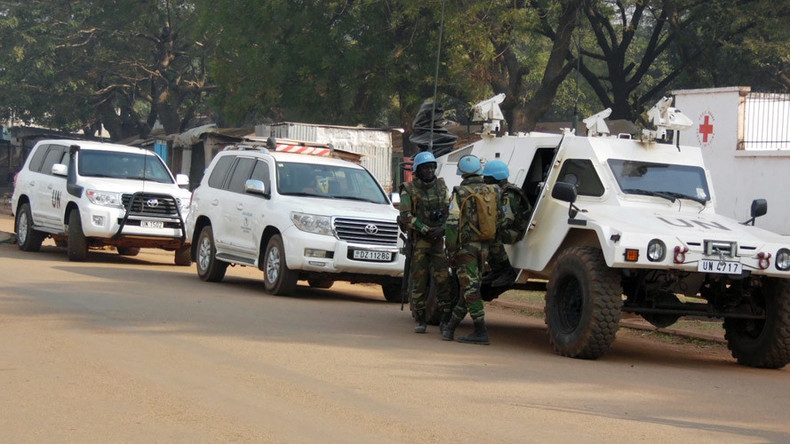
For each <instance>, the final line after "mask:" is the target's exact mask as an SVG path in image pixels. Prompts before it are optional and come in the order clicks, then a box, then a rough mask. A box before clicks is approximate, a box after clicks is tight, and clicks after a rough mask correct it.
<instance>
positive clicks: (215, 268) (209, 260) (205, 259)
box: [195, 225, 228, 282]
mask: <svg viewBox="0 0 790 444" xmlns="http://www.w3.org/2000/svg"><path fill="white" fill-rule="evenodd" d="M195 259H196V260H197V273H198V277H199V278H200V279H201V280H204V281H207V282H219V281H221V280H222V278H223V277H225V271H226V270H227V269H228V263H227V262H223V261H219V260H217V248H216V246H215V245H214V231H213V230H212V229H211V225H206V226H205V227H203V229H202V230H201V231H200V236H199V237H198V242H197V257H196V258H195Z"/></svg>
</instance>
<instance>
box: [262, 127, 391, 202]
mask: <svg viewBox="0 0 790 444" xmlns="http://www.w3.org/2000/svg"><path fill="white" fill-rule="evenodd" d="M255 136H256V137H262V138H266V137H274V138H277V139H279V138H284V139H295V140H303V141H306V142H317V143H324V144H330V145H332V146H333V147H334V148H335V149H337V150H340V151H346V152H350V153H356V154H359V155H361V156H362V160H361V164H362V166H364V167H365V168H367V169H368V170H370V172H371V173H373V175H374V176H376V178H377V179H378V180H379V182H381V184H382V185H383V186H384V188H385V189H386V190H387V192H391V191H392V189H393V178H392V162H393V161H392V131H391V130H390V129H381V128H366V127H353V126H336V125H319V124H309V123H294V122H281V123H275V124H265V125H257V126H255Z"/></svg>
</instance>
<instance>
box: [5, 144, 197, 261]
mask: <svg viewBox="0 0 790 444" xmlns="http://www.w3.org/2000/svg"><path fill="white" fill-rule="evenodd" d="M188 182H189V179H188V178H187V177H186V176H185V175H183V174H179V175H178V179H177V180H176V179H174V178H173V175H172V174H171V173H170V170H169V169H168V168H167V165H165V163H164V162H163V161H162V159H161V158H160V157H159V156H158V155H156V154H155V153H153V152H152V151H149V150H145V149H142V148H133V147H129V146H124V145H116V144H110V143H101V142H89V141H83V140H42V141H40V142H38V143H36V145H35V146H34V147H33V149H32V150H31V152H30V155H29V156H28V158H27V160H26V161H25V165H24V166H23V167H22V170H21V171H20V172H19V175H18V178H17V182H16V186H15V188H14V194H13V198H12V200H11V203H12V211H13V212H14V214H15V217H16V218H15V231H16V233H17V244H18V245H19V248H20V249H22V250H24V251H38V250H39V249H40V248H41V243H42V242H43V241H44V239H46V238H47V237H50V236H51V237H52V238H53V239H54V240H55V244H56V245H58V246H66V247H67V250H68V257H69V260H72V261H84V260H86V259H87V255H88V248H89V247H102V246H106V245H110V246H114V247H116V248H117V250H118V253H119V254H122V255H129V256H134V255H136V254H137V253H139V251H140V248H163V249H166V250H171V251H175V263H176V264H177V265H190V264H191V256H190V249H189V244H188V243H187V238H186V231H185V230H184V222H183V220H184V218H183V217H184V216H185V214H184V212H185V211H186V210H188V209H189V198H190V193H189V191H188V190H186V189H182V188H181V187H186V186H187V185H188Z"/></svg>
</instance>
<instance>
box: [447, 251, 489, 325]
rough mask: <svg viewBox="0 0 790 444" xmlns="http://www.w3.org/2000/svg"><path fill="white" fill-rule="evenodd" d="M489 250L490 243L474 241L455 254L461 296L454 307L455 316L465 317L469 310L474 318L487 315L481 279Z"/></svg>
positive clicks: (458, 317)
mask: <svg viewBox="0 0 790 444" xmlns="http://www.w3.org/2000/svg"><path fill="white" fill-rule="evenodd" d="M488 250H489V244H488V243H481V242H472V243H469V244H466V245H464V248H463V249H462V250H461V251H459V252H458V253H457V254H456V255H455V263H456V265H457V266H458V269H457V270H456V274H457V275H458V282H459V284H460V286H461V297H459V298H458V303H457V304H456V305H455V308H453V317H454V318H457V319H463V318H464V317H465V316H466V313H467V312H468V313H469V316H470V317H471V318H472V319H480V318H482V317H483V316H485V311H484V310H483V299H482V297H481V296H480V279H481V278H482V276H483V267H484V266H485V263H486V259H487V256H488V253H489V252H488Z"/></svg>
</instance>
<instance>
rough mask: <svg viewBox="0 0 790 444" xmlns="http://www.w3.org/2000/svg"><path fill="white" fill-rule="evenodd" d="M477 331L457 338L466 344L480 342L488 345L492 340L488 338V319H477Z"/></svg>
mask: <svg viewBox="0 0 790 444" xmlns="http://www.w3.org/2000/svg"><path fill="white" fill-rule="evenodd" d="M474 322H475V331H473V332H472V334H471V335H469V336H461V337H460V338H458V339H456V341H458V342H463V343H464V344H479V345H488V344H490V343H491V342H490V341H489V340H488V331H487V330H486V321H485V319H483V318H479V319H475V321H474Z"/></svg>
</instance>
